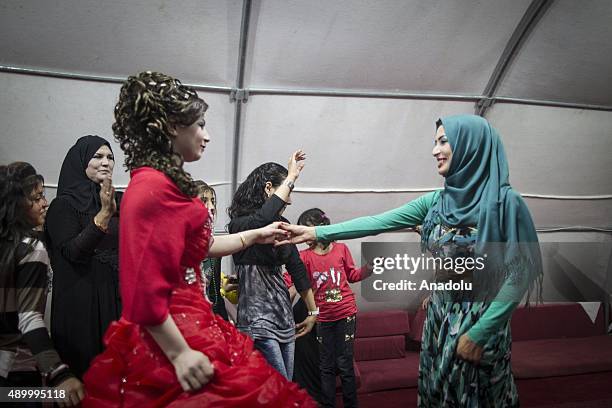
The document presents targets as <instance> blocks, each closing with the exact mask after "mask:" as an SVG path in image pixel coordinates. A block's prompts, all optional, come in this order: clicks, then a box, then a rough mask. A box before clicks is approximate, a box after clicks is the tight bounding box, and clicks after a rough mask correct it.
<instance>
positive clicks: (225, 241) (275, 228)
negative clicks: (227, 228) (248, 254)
mask: <svg viewBox="0 0 612 408" xmlns="http://www.w3.org/2000/svg"><path fill="white" fill-rule="evenodd" d="M279 224H280V222H274V223H272V224H270V225H268V226H265V227H263V228H257V229H252V230H247V231H243V232H238V233H236V234H229V235H220V236H216V237H215V240H214V241H213V244H212V245H211V247H210V249H209V250H208V256H209V257H212V258H219V257H222V256H225V255H231V254H233V253H235V252H238V251H242V250H244V249H245V248H248V247H250V246H251V245H254V244H273V243H274V242H276V241H277V240H278V239H281V238H284V237H285V236H286V235H287V233H286V231H284V230H282V229H280V228H279Z"/></svg>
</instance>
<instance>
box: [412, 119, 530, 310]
mask: <svg viewBox="0 0 612 408" xmlns="http://www.w3.org/2000/svg"><path fill="white" fill-rule="evenodd" d="M441 122H442V126H444V130H445V133H446V137H447V138H448V142H449V143H450V146H451V149H452V157H451V163H450V168H449V171H448V173H447V175H446V181H445V183H444V190H443V192H442V193H441V195H440V199H439V200H438V202H437V204H436V205H435V206H434V208H432V210H431V211H430V212H429V213H428V215H427V217H426V219H425V221H424V223H423V236H424V237H428V236H429V233H430V232H431V229H432V228H433V226H434V225H435V224H437V223H442V224H445V225H447V226H450V227H455V226H476V227H477V228H478V241H477V245H476V253H477V254H479V255H483V254H487V256H488V259H487V267H486V269H485V270H483V271H481V272H479V271H475V272H474V283H475V286H476V287H477V288H479V290H481V291H482V292H481V294H480V295H483V296H482V297H483V298H485V299H491V298H493V297H494V296H495V295H496V294H497V293H498V291H499V289H500V287H501V285H502V284H503V283H505V282H510V283H511V284H514V285H515V286H516V288H517V289H518V291H514V295H513V297H517V296H519V297H520V296H522V294H523V293H524V291H525V290H527V289H529V290H531V289H532V287H533V285H534V283H537V284H538V289H540V288H541V285H540V283H541V279H542V266H541V256H540V249H539V245H538V237H537V234H536V230H535V227H534V225H533V221H532V219H531V215H530V214H529V210H528V209H527V205H526V204H525V202H524V201H523V199H522V198H521V196H520V194H518V193H517V192H516V191H515V190H513V189H512V187H511V186H510V182H509V180H508V177H509V172H508V162H507V160H506V153H505V151H504V146H503V144H502V142H501V140H500V138H499V135H498V133H497V131H496V130H495V129H494V128H492V127H491V125H490V124H489V122H487V120H486V119H484V118H482V117H480V116H476V115H456V116H449V117H445V118H443V119H442V120H441ZM519 292H520V295H519V294H518V293H519ZM509 300H513V301H520V299H509Z"/></svg>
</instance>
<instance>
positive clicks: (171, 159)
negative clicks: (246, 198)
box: [83, 72, 315, 408]
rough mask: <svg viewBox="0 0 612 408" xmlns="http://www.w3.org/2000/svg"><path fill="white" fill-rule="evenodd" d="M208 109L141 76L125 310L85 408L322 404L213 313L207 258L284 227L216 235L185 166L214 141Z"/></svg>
mask: <svg viewBox="0 0 612 408" xmlns="http://www.w3.org/2000/svg"><path fill="white" fill-rule="evenodd" d="M207 107H208V105H206V103H205V102H204V101H203V100H202V99H200V98H199V97H198V95H197V93H196V92H195V91H194V90H193V89H192V88H190V87H187V86H185V85H183V84H181V82H180V81H179V80H177V79H175V78H172V77H170V76H168V75H164V74H161V73H157V72H142V73H140V74H139V75H136V76H131V77H129V78H128V80H127V81H126V82H125V84H124V85H123V86H122V87H121V92H120V95H119V101H118V102H117V105H116V106H115V123H114V124H113V131H114V133H115V137H116V139H117V140H118V141H119V143H120V145H121V147H122V149H123V150H124V153H125V164H126V167H127V168H128V169H130V170H131V180H130V183H129V185H128V188H127V190H126V192H125V194H124V198H123V201H122V204H121V213H122V215H121V227H120V230H119V231H120V251H119V263H120V283H121V285H120V288H121V295H122V300H123V311H122V317H121V319H120V320H119V321H118V322H114V323H113V324H111V326H110V328H109V329H108V331H107V333H106V336H105V342H106V350H105V351H104V352H103V353H102V354H101V355H99V356H98V357H96V359H95V360H94V362H93V363H92V365H91V367H90V369H89V371H88V372H87V373H86V374H85V384H86V386H87V396H86V397H85V400H84V401H83V405H84V406H85V407H104V408H107V407H154V406H168V407H202V406H204V407H279V408H281V407H291V406H296V407H314V406H315V404H314V402H313V401H312V400H311V399H310V398H309V397H308V395H307V394H306V392H304V391H301V390H299V389H298V387H297V385H295V384H293V383H290V382H288V381H287V380H286V379H285V378H284V377H283V376H281V375H280V374H278V373H277V372H276V371H275V370H274V369H273V368H272V367H271V366H270V365H268V364H267V363H266V361H265V359H264V358H263V356H262V355H261V354H260V353H259V352H258V351H256V350H255V348H254V347H253V342H252V341H251V339H250V338H248V337H247V336H245V335H244V334H241V333H240V332H238V331H237V330H236V329H235V328H234V326H232V325H231V324H230V323H228V322H226V321H225V320H223V318H221V317H219V316H217V315H215V314H214V313H213V312H212V308H211V304H210V302H208V301H207V300H206V299H205V298H204V293H205V290H206V288H205V287H203V285H202V283H203V282H202V278H201V270H200V263H201V262H202V260H203V259H204V258H206V257H220V256H224V255H229V254H231V253H234V252H236V251H239V250H243V249H245V248H247V247H249V246H251V245H254V244H257V243H259V244H265V243H272V242H274V241H275V236H277V235H278V234H280V236H282V235H283V231H282V230H280V229H279V228H278V223H277V224H272V225H269V226H266V227H262V228H259V229H256V230H248V231H244V232H241V233H239V234H231V235H225V236H218V237H213V236H212V219H211V218H210V216H209V212H208V210H207V209H206V207H205V206H204V204H203V203H202V201H201V200H200V199H199V198H198V190H197V186H196V185H195V184H194V182H193V180H192V178H191V176H190V175H189V174H188V173H187V172H186V171H185V169H184V168H183V163H185V162H193V161H196V160H199V159H200V157H201V156H202V153H203V152H204V149H205V148H206V145H207V143H208V142H209V141H210V137H209V135H208V132H207V131H206V128H205V121H204V112H205V111H206V109H207Z"/></svg>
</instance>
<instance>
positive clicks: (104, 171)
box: [85, 145, 115, 184]
mask: <svg viewBox="0 0 612 408" xmlns="http://www.w3.org/2000/svg"><path fill="white" fill-rule="evenodd" d="M114 167H115V156H113V152H112V151H111V149H110V147H108V146H107V145H102V146H101V147H100V148H99V149H98V150H97V151H96V153H95V154H94V155H93V157H92V158H91V160H90V161H89V163H88V164H87V168H86V169H85V174H87V177H89V179H90V180H91V181H93V182H94V183H96V184H101V183H102V182H103V181H104V180H106V179H107V178H112V176H113V168H114Z"/></svg>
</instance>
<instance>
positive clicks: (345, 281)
mask: <svg viewBox="0 0 612 408" xmlns="http://www.w3.org/2000/svg"><path fill="white" fill-rule="evenodd" d="M329 223H330V220H329V218H328V217H327V216H326V215H325V213H324V212H323V211H322V210H320V209H318V208H312V209H310V210H307V211H304V212H303V213H302V215H300V218H299V219H298V224H300V225H306V226H319V225H329ZM300 257H301V258H302V262H304V265H305V266H306V270H307V271H308V274H309V277H310V281H311V283H312V289H313V292H314V297H315V302H316V304H317V307H318V308H319V318H318V321H317V340H318V341H319V350H320V360H319V365H320V369H321V401H320V402H321V405H322V406H323V407H333V406H335V399H336V398H335V396H336V370H338V371H339V373H340V379H341V380H342V398H343V401H344V406H345V407H356V406H357V387H356V385H355V371H354V369H353V343H354V342H355V327H356V320H355V314H356V313H357V305H356V304H355V294H354V293H353V291H352V290H351V287H350V286H349V283H353V282H359V281H360V280H363V279H365V278H367V277H368V276H369V275H370V274H371V273H372V271H371V269H369V268H367V267H363V268H356V267H355V263H354V262H353V257H352V256H351V252H350V251H349V249H348V247H347V246H346V245H344V244H342V243H339V242H314V243H311V244H310V247H309V248H308V249H306V250H303V251H301V252H300Z"/></svg>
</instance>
